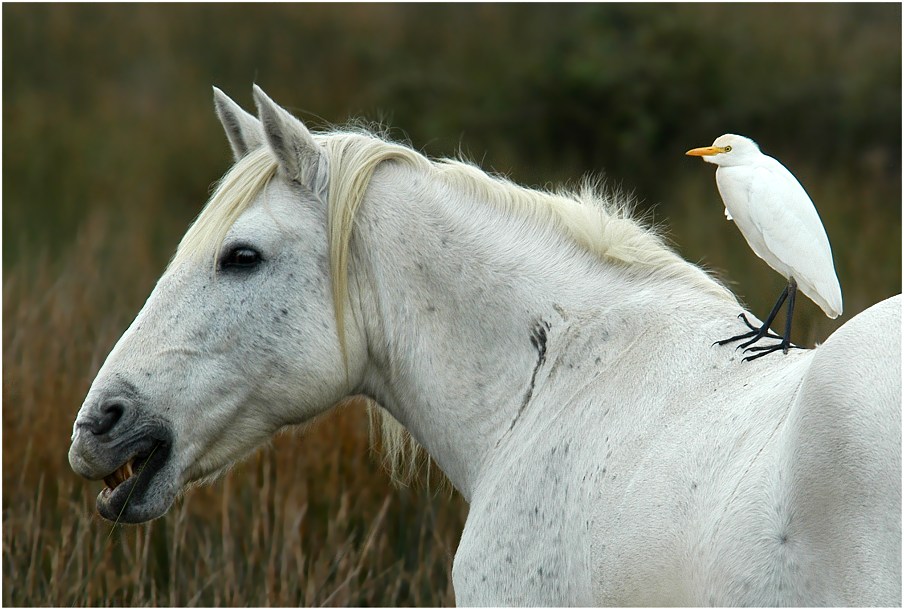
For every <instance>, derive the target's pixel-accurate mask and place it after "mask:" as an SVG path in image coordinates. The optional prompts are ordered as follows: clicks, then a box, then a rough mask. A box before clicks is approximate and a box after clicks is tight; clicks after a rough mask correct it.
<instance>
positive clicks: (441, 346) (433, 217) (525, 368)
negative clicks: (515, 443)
mask: <svg viewBox="0 0 904 610" xmlns="http://www.w3.org/2000/svg"><path fill="white" fill-rule="evenodd" d="M358 214H359V216H358V221H357V222H356V229H355V231H356V233H355V237H354V238H353V243H352V254H351V256H352V269H351V274H352V277H351V284H353V285H354V288H353V293H354V294H355V295H356V296H354V297H353V300H355V301H357V308H358V311H359V313H358V318H359V322H358V323H359V324H360V325H361V327H362V328H363V329H364V335H365V336H366V341H367V350H368V355H369V363H368V367H367V373H366V374H365V378H364V382H363V387H362V388H361V390H362V393H364V394H366V395H369V396H371V397H372V398H374V399H375V400H376V401H377V402H378V403H379V404H380V405H381V406H382V407H384V408H385V409H386V410H387V411H389V413H390V414H392V415H393V416H394V417H395V418H396V419H397V420H398V421H399V422H400V423H401V424H402V425H403V426H405V428H406V429H407V430H408V431H409V432H410V433H411V434H412V435H413V436H414V438H415V439H416V440H417V441H418V442H419V443H420V444H421V445H422V446H423V447H424V448H425V449H426V450H427V451H428V453H429V454H430V455H431V457H432V458H433V459H434V461H436V463H437V464H438V465H439V467H440V468H441V469H442V470H443V472H444V473H445V474H446V475H447V476H448V477H449V479H450V480H451V481H452V483H453V485H455V487H456V488H457V489H458V490H459V491H460V492H461V493H462V494H463V495H464V497H465V498H466V499H468V500H470V495H471V491H472V490H473V489H474V487H475V485H476V483H477V481H478V479H479V476H480V473H481V470H482V467H483V465H484V464H486V463H487V461H488V460H489V459H490V457H491V454H492V453H493V451H494V450H495V448H496V447H497V446H498V445H499V444H500V441H501V440H502V439H503V437H504V436H506V435H507V434H508V433H509V432H510V431H511V430H512V429H513V427H514V426H515V424H516V423H517V420H518V418H519V417H520V415H521V413H522V412H523V411H524V410H525V408H526V407H528V406H530V400H531V396H532V394H533V392H534V390H535V388H534V387H533V386H534V384H535V383H537V379H538V377H537V372H538V371H539V369H540V368H541V367H542V365H543V364H544V359H545V352H546V350H547V349H548V348H549V346H548V345H547V343H548V342H549V341H550V340H551V339H550V337H551V336H552V334H553V333H554V332H555V331H556V329H557V328H561V327H562V326H563V325H565V324H566V322H567V325H568V326H569V327H570V328H571V329H572V334H575V333H574V331H575V330H577V335H578V336H580V338H581V339H580V340H581V341H582V342H588V343H593V342H598V343H599V345H601V346H604V350H603V351H601V350H600V349H596V350H595V351H594V358H595V360H596V363H597V364H599V365H601V366H605V365H607V364H609V363H605V362H602V361H603V360H606V359H609V360H610V361H611V360H614V359H615V358H617V356H618V354H620V353H623V352H624V351H625V350H626V349H651V350H652V349H655V350H657V351H658V352H661V351H662V350H663V349H664V347H663V346H669V345H672V344H673V343H675V344H679V343H680V344H681V346H682V352H681V360H682V362H686V363H688V364H690V363H694V362H697V363H702V362H703V358H702V356H701V355H700V354H695V349H697V348H696V347H693V346H694V345H695V344H697V343H700V341H699V339H698V340H697V341H696V342H694V343H690V345H691V346H692V347H688V345H689V342H688V341H683V340H682V335H683V334H684V333H686V332H687V331H688V329H690V328H700V327H701V325H702V326H705V325H706V324H707V320H708V319H709V314H707V313H706V312H705V310H704V309H702V308H701V306H700V305H699V304H697V302H696V301H697V300H700V298H699V297H698V296H695V294H694V291H693V290H690V289H687V288H686V287H684V286H682V285H681V284H680V283H678V282H674V281H671V282H670V281H667V280H658V281H656V280H646V279H643V280H642V279H639V278H638V277H636V276H637V275H638V274H636V273H634V272H632V271H631V270H630V269H624V268H621V267H617V266H614V265H611V264H607V263H604V262H602V261H600V259H599V257H598V256H597V255H595V254H592V253H590V252H587V251H585V250H584V249H582V248H581V247H579V246H577V245H576V244H575V243H574V240H573V239H571V238H570V237H569V236H567V235H564V234H563V233H562V231H561V230H560V229H558V228H556V227H552V226H549V227H545V226H544V227H538V226H532V225H531V223H530V222H528V221H526V220H525V219H524V218H519V217H517V216H516V215H513V214H511V213H505V212H502V211H501V210H499V209H497V208H496V207H495V206H493V205H490V204H488V203H486V202H483V201H479V200H477V199H476V198H474V196H473V195H471V194H466V193H461V192H455V189H450V188H449V187H447V186H445V185H443V184H437V183H432V182H431V181H429V179H427V178H425V177H423V176H420V175H418V174H417V172H416V171H415V170H411V169H408V168H405V167H402V166H399V165H396V164H384V165H383V166H382V167H381V168H380V169H378V171H377V172H376V173H375V174H374V177H373V179H372V181H371V184H370V187H369V188H368V195H367V197H366V199H365V201H364V203H363V204H362V206H361V209H360V210H359V212H358ZM702 300H704V301H705V300H706V298H705V297H704V298H703V299H702ZM692 304H693V306H691V305H692ZM353 306H354V305H353ZM722 306H723V307H724V304H723V305H722ZM736 313H737V312H736V311H734V312H733V313H731V314H729V316H732V317H733V316H734V315H736ZM651 328H655V331H651ZM722 328H724V326H722ZM715 334H716V335H717V334H718V333H715ZM717 338H718V337H717ZM572 340H574V339H573V338H572ZM700 345H702V343H700ZM708 346H709V343H706V347H708ZM556 347H557V348H561V347H562V346H561V345H558V346H556ZM697 347H699V346H697ZM601 354H602V355H601ZM606 354H608V356H607V355H606ZM692 366H697V365H696V364H694V365H692ZM701 366H702V364H701ZM544 394H546V393H545V392H544Z"/></svg>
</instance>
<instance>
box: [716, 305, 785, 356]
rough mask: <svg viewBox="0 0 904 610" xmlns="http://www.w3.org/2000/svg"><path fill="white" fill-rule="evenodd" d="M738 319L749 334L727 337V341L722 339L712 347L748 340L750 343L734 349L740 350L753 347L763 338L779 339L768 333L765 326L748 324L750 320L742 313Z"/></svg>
mask: <svg viewBox="0 0 904 610" xmlns="http://www.w3.org/2000/svg"><path fill="white" fill-rule="evenodd" d="M738 317H739V318H741V319H742V320H744V324H746V325H747V328H749V329H750V332H749V333H743V334H740V335H735V336H734V337H729V338H728V339H722V340H721V341H716V342H715V343H713V345H714V346H715V345H725V344H726V343H733V342H735V341H741V340H743V339H750V341H747V342H745V343H742V344H741V345H739V346H738V347H737V348H735V349H741V348H745V347H748V346H750V345H753V344H754V343H756V342H757V341H759V340H760V339H762V338H763V337H768V338H770V339H781V337H780V336H778V335H776V334H774V333H770V332H769V328H768V327H767V326H766V325H765V324H764V325H763V326H754V325H753V324H751V323H750V320H748V319H747V316H746V315H744V314H743V313H741V314H739V315H738Z"/></svg>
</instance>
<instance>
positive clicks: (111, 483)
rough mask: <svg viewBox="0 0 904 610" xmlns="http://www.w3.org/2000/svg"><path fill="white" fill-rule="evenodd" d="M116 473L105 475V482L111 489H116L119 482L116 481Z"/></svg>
mask: <svg viewBox="0 0 904 610" xmlns="http://www.w3.org/2000/svg"><path fill="white" fill-rule="evenodd" d="M115 474H116V473H113V474H111V475H107V476H105V477H104V483H105V484H106V485H107V487H108V488H109V489H110V490H111V491H112V490H114V489H116V485H117V483H116V477H115V476H114V475H115Z"/></svg>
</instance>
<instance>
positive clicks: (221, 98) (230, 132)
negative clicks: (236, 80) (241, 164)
mask: <svg viewBox="0 0 904 610" xmlns="http://www.w3.org/2000/svg"><path fill="white" fill-rule="evenodd" d="M213 105H214V108H216V111H217V116H218V117H219V119H220V123H222V124H223V129H224V130H226V137H227V138H228V139H229V145H230V146H232V154H233V156H234V157H235V160H236V161H238V160H239V159H241V158H242V157H244V156H245V155H246V154H248V152H249V151H252V150H254V149H255V148H258V147H260V146H263V144H264V130H263V129H262V128H261V123H260V121H258V120H257V119H256V118H255V117H254V116H253V115H251V114H248V113H247V112H245V111H244V110H242V108H241V106H239V105H238V104H236V103H235V102H233V101H232V100H231V99H230V98H229V96H228V95H226V94H225V93H223V92H222V91H220V90H219V89H218V88H216V87H214V88H213Z"/></svg>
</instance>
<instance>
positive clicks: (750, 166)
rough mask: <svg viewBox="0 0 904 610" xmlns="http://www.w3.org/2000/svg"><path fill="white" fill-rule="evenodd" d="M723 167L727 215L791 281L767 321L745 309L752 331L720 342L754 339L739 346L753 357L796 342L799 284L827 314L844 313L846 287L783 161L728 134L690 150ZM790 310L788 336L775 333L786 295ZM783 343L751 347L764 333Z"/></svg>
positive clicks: (721, 181)
mask: <svg viewBox="0 0 904 610" xmlns="http://www.w3.org/2000/svg"><path fill="white" fill-rule="evenodd" d="M685 154H687V155H690V156H695V157H702V158H703V160H704V161H706V162H708V163H714V164H716V165H717V166H718V168H717V169H716V184H717V185H718V187H719V194H720V195H721V196H722V201H723V203H724V204H725V216H726V218H728V219H729V220H733V221H734V222H735V224H736V225H737V226H738V229H740V231H741V234H742V235H743V236H744V238H745V239H746V240H747V243H748V244H749V245H750V248H751V249H752V250H753V251H754V253H755V254H756V255H757V256H759V257H760V258H761V259H763V260H764V261H766V263H767V264H768V265H769V266H770V267H772V268H773V269H775V270H776V271H778V272H779V273H781V274H782V275H783V276H784V277H785V278H787V280H788V285H787V286H785V289H784V290H783V291H782V293H781V295H780V296H779V298H778V301H777V302H776V303H775V306H774V307H773V308H772V311H771V312H770V314H769V316H768V317H767V318H766V321H765V322H764V323H763V325H762V326H761V327H759V328H757V327H755V326H753V325H752V324H751V323H750V322H749V321H748V320H747V317H746V316H745V315H744V314H743V313H742V314H741V316H740V317H741V318H743V320H744V322H745V323H746V324H747V326H748V327H749V328H750V332H747V333H744V334H741V335H737V336H735V337H730V338H728V339H724V340H722V341H718V342H717V343H718V344H719V345H724V344H725V343H730V342H732V341H739V340H741V339H749V341H746V342H745V343H742V344H741V345H739V346H738V347H739V348H746V349H745V351H758V352H761V353H759V354H757V355H756V356H749V357H747V358H745V360H753V359H755V358H759V357H761V356H765V355H766V354H769V353H771V352H774V351H776V350H779V349H781V350H782V351H783V352H784V353H788V348H789V347H795V346H792V345H791V316H792V314H793V313H794V300H795V296H796V293H797V289H798V288H800V290H801V291H802V292H803V293H804V294H805V295H807V296H808V297H810V299H812V300H813V302H814V303H816V304H817V305H819V306H820V307H821V308H822V310H823V311H824V312H825V314H826V315H827V316H829V317H830V318H837V317H838V316H840V315H841V308H842V305H841V287H840V286H839V285H838V277H837V275H836V274H835V264H834V262H833V261H832V249H831V247H830V246H829V238H828V237H826V232H825V229H824V228H823V226H822V221H821V220H820V219H819V214H817V212H816V208H815V207H814V206H813V202H812V201H811V200H810V197H809V196H808V195H807V192H806V191H805V190H804V188H803V187H802V186H801V185H800V182H798V181H797V179H796V178H795V177H794V175H793V174H791V172H789V171H788V170H787V169H786V168H785V167H784V166H783V165H782V164H781V163H779V162H778V161H776V160H775V159H773V158H772V157H770V156H767V155H764V154H763V153H761V152H760V148H759V146H757V144H756V142H754V141H753V140H751V139H749V138H745V137H743V136H738V135H734V134H725V135H722V136H719V137H718V138H716V141H715V142H713V145H712V146H706V147H703V148H694V149H691V150H689V151H687V153H685ZM786 299H787V300H788V314H787V318H786V320H785V333H784V335H783V336H782V337H779V336H778V335H774V334H771V333H769V325H770V324H772V321H773V320H774V319H775V316H776V314H777V313H778V311H779V309H780V308H781V306H782V303H784V302H785V300H786ZM767 336H768V337H770V338H774V339H781V342H780V343H777V344H774V345H769V346H765V347H763V346H760V347H750V346H751V345H753V344H754V343H756V342H757V341H759V340H760V339H762V338H763V337H767Z"/></svg>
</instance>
